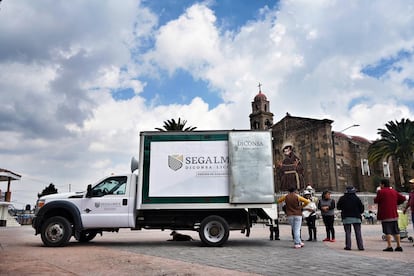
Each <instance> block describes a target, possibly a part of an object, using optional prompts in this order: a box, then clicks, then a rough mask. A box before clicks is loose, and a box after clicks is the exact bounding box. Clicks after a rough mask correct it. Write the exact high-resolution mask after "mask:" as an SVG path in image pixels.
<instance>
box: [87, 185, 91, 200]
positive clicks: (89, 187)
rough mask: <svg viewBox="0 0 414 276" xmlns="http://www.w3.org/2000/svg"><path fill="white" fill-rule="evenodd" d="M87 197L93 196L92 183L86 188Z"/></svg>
mask: <svg viewBox="0 0 414 276" xmlns="http://www.w3.org/2000/svg"><path fill="white" fill-rule="evenodd" d="M86 197H92V184H89V185H88V188H87V189H86Z"/></svg>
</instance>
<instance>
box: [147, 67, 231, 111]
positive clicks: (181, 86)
mask: <svg viewBox="0 0 414 276" xmlns="http://www.w3.org/2000/svg"><path fill="white" fill-rule="evenodd" d="M143 81H144V82H145V83H146V86H145V89H144V91H143V92H142V93H141V94H140V95H141V96H142V97H144V98H145V99H146V100H147V101H152V100H156V101H155V103H156V105H169V104H189V103H191V101H192V100H193V99H194V98H195V97H200V98H202V99H203V100H204V101H205V102H207V103H208V104H209V108H210V109H211V108H214V107H216V106H217V105H218V104H220V103H222V102H223V101H222V99H221V98H220V95H219V93H218V91H213V90H211V89H209V87H208V83H207V82H205V81H202V80H194V79H193V77H192V76H191V75H190V74H189V73H187V72H186V71H183V70H177V71H175V73H174V75H172V76H171V78H169V77H168V75H167V74H166V75H163V76H161V79H150V78H146V79H143Z"/></svg>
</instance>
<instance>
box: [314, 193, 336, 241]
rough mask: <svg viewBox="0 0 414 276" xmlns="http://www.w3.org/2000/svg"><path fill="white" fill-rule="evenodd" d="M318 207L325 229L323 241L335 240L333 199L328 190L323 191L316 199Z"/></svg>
mask: <svg viewBox="0 0 414 276" xmlns="http://www.w3.org/2000/svg"><path fill="white" fill-rule="evenodd" d="M318 209H319V210H321V215H322V220H323V223H324V224H325V229H326V238H325V239H324V240H323V241H324V242H325V241H329V242H335V228H334V221H335V213H334V210H335V200H334V199H332V198H331V192H330V191H323V193H322V198H321V199H320V200H319V201H318Z"/></svg>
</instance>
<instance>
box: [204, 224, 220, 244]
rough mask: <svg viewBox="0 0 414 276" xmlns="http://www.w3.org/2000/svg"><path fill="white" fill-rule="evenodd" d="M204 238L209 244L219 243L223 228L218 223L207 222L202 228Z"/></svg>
mask: <svg viewBox="0 0 414 276" xmlns="http://www.w3.org/2000/svg"><path fill="white" fill-rule="evenodd" d="M204 236H205V237H206V239H207V240H208V241H210V242H219V241H221V240H222V239H223V237H224V228H223V226H222V225H221V224H220V223H217V222H214V221H212V222H209V223H207V225H206V227H205V228H204Z"/></svg>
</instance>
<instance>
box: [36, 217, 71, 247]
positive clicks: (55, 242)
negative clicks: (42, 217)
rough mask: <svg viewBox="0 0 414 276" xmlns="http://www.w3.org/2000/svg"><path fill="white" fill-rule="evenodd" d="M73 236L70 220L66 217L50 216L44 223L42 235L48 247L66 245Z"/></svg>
mask: <svg viewBox="0 0 414 276" xmlns="http://www.w3.org/2000/svg"><path fill="white" fill-rule="evenodd" d="M71 236H72V227H71V225H70V222H69V221H68V220H67V219H66V218H64V217H51V218H48V219H47V220H46V221H45V223H44V224H43V225H42V229H41V237H42V241H43V244H44V245H46V246H48V247H59V246H65V245H66V244H67V243H68V242H69V240H70V237H71Z"/></svg>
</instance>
